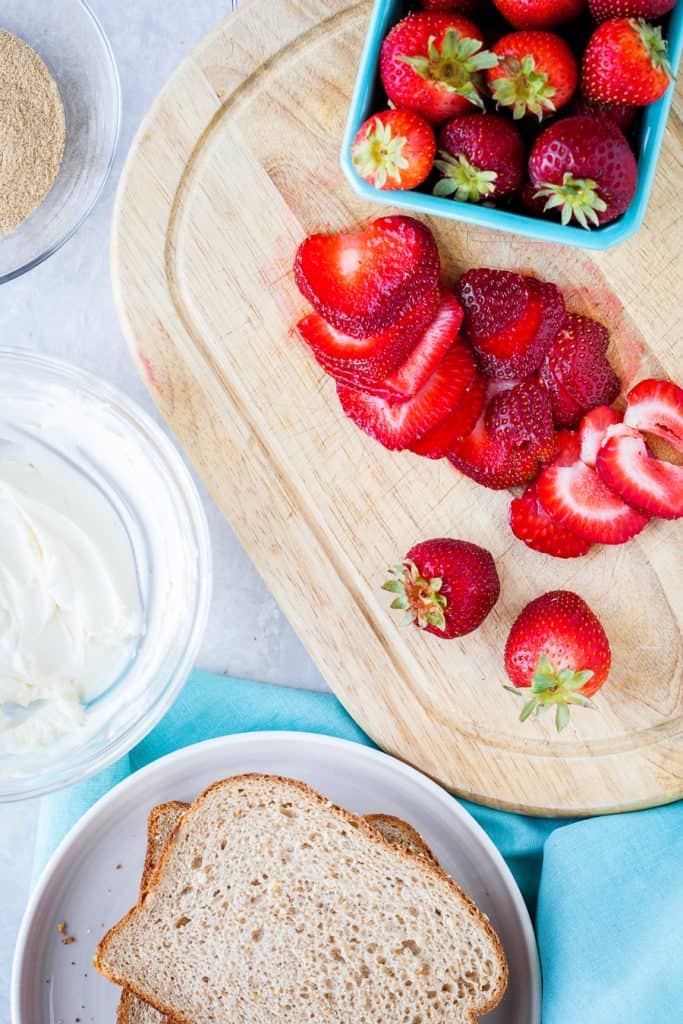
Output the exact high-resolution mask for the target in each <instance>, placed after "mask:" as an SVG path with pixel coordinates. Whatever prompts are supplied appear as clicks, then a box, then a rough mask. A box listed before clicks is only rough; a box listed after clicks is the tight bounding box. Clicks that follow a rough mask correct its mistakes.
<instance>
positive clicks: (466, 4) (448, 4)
mask: <svg viewBox="0 0 683 1024" xmlns="http://www.w3.org/2000/svg"><path fill="white" fill-rule="evenodd" d="M483 6H484V0H420V7H421V8H422V10H423V11H438V12H440V13H442V14H466V15H467V17H468V18H474V17H476V15H477V14H480V13H481V9H482V7H483Z"/></svg>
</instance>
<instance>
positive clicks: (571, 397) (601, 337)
mask: <svg viewBox="0 0 683 1024" xmlns="http://www.w3.org/2000/svg"><path fill="white" fill-rule="evenodd" d="M608 344H609V334H608V333H607V330H606V329H605V328H604V327H603V325H602V324H600V323H598V322H597V321H595V320H591V319H590V318H589V317H587V316H579V315H578V314H576V313H570V314H568V315H567V316H566V318H565V322H564V324H563V325H562V326H561V328H560V330H559V331H558V332H557V334H556V336H555V339H554V341H553V342H552V345H551V346H550V348H549V350H548V352H547V354H546V356H545V359H544V360H543V362H542V364H541V368H540V370H539V377H540V380H541V383H542V384H543V385H544V387H545V388H546V389H547V391H548V394H549V395H550V400H551V403H552V407H553V417H554V419H555V423H556V424H557V426H558V427H575V426H577V425H578V423H579V420H580V419H581V417H582V415H583V414H584V413H586V412H590V410H591V409H594V408H595V407H596V406H597V405H611V404H612V402H613V401H614V399H615V398H616V397H617V395H618V394H619V391H620V389H621V384H620V381H619V378H618V377H617V375H616V373H615V372H614V370H613V369H612V367H611V366H610V364H609V362H608V361H607V358H606V356H605V352H606V350H607V346H608Z"/></svg>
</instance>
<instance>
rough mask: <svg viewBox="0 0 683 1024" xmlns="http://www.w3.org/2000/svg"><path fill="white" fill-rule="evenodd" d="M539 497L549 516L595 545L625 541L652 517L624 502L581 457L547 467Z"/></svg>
mask: <svg viewBox="0 0 683 1024" xmlns="http://www.w3.org/2000/svg"><path fill="white" fill-rule="evenodd" d="M538 496H539V498H540V501H541V504H542V505H543V508H544V509H545V511H546V512H547V513H548V515H549V516H552V518H553V519H555V520H557V522H558V523H560V524H561V525H562V526H566V527H567V529H568V530H571V531H572V533H577V534H578V535H579V537H585V539H586V540H590V541H593V542H594V543H596V544H623V543H624V542H625V541H627V540H630V539H631V537H635V535H636V534H637V533H640V531H641V530H642V529H643V528H644V527H645V526H646V525H647V523H648V520H649V518H650V517H649V516H646V515H643V514H642V513H641V512H637V511H636V510H635V509H633V508H631V507H630V505H627V504H626V502H624V501H622V500H621V498H620V497H619V496H618V495H617V494H615V493H614V491H613V490H611V488H609V487H608V486H607V485H606V484H604V483H603V482H602V480H601V479H600V477H599V476H598V474H597V473H596V472H595V470H594V469H591V467H590V466H587V465H586V464H585V463H584V462H581V461H580V459H578V460H577V461H576V462H574V463H571V464H569V465H561V464H559V463H554V464H553V465H551V466H547V467H546V468H545V469H544V470H543V472H542V473H541V475H540V476H539V478H538Z"/></svg>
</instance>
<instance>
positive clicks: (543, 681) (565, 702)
mask: <svg viewBox="0 0 683 1024" xmlns="http://www.w3.org/2000/svg"><path fill="white" fill-rule="evenodd" d="M592 678H593V673H592V672H591V671H589V670H585V671H579V672H575V671H574V670H573V669H571V668H563V669H560V670H559V671H556V670H555V669H554V668H553V666H552V664H551V662H550V659H549V658H548V656H547V655H546V654H543V653H541V654H540V655H539V657H538V664H537V665H536V670H535V672H534V674H533V676H532V680H531V696H530V698H529V699H528V700H527V701H525V703H524V707H523V708H522V710H521V712H520V716H519V720H520V722H525V721H526V720H527V718H531V717H532V716H533V717H534V718H538V716H539V715H541V714H543V712H544V711H547V710H548V708H550V707H554V708H555V726H556V728H557V731H558V732H561V731H562V730H563V729H564V728H566V726H567V725H568V724H569V707H570V705H571V704H578V705H579V706H580V707H582V708H594V707H595V705H594V704H593V702H592V701H591V700H590V699H589V698H588V697H584V695H583V694H582V693H579V692H578V691H579V690H581V688H582V687H584V686H585V685H586V683H587V682H588V681H589V680H590V679H592ZM505 689H506V690H508V692H509V693H514V695H515V696H516V697H522V696H523V694H524V692H526V688H522V689H521V690H520V689H519V688H518V687H514V686H506V687H505Z"/></svg>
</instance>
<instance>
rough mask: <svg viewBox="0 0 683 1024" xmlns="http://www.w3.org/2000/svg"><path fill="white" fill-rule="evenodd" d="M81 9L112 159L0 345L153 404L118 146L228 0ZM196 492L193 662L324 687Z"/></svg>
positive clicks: (13, 309)
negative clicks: (203, 573) (111, 56)
mask: <svg viewBox="0 0 683 1024" xmlns="http://www.w3.org/2000/svg"><path fill="white" fill-rule="evenodd" d="M90 5H91V7H92V8H93V9H94V11H95V13H96V14H97V15H98V17H99V18H100V19H101V21H102V23H103V25H104V28H105V31H106V32H107V34H108V36H109V39H110V41H111V44H112V47H113V49H114V53H115V55H116V59H117V61H118V66H119V72H120V75H121V86H122V90H123V124H122V132H121V140H120V143H119V151H118V156H117V160H116V163H115V166H114V170H113V173H112V176H111V178H110V180H109V182H108V184H107V187H106V190H105V193H104V196H103V198H102V199H100V202H99V203H98V205H97V207H96V208H95V210H94V211H93V213H92V214H91V215H90V218H89V219H88V220H87V221H86V223H85V224H84V225H83V227H82V228H81V229H80V231H79V232H78V234H77V235H76V236H75V237H74V238H72V239H71V240H70V241H69V242H68V243H67V244H66V245H65V246H64V247H63V248H62V249H61V250H60V251H59V252H58V253H57V254H56V255H55V256H53V257H52V258H51V259H49V260H48V261H47V262H46V263H43V264H42V265H41V266H40V267H38V268H37V269H36V270H34V271H33V272H32V273H30V274H27V275H25V276H24V277H21V278H19V279H18V280H16V281H12V282H11V283H9V284H6V285H4V286H2V291H1V295H0V300H1V301H0V336H1V337H2V339H3V343H4V344H11V345H21V346H27V347H30V348H32V349H35V350H36V351H39V352H45V353H49V354H51V355H56V356H60V357H62V358H64V359H68V360H71V361H72V362H74V363H77V364H78V365H80V366H82V367H84V368H86V369H89V370H92V371H94V372H96V373H97V374H99V375H101V376H102V377H103V378H104V379H106V380H108V381H110V382H112V383H114V384H116V385H118V386H119V387H120V388H122V389H123V390H124V391H125V392H126V393H127V394H128V395H130V396H131V397H133V398H135V399H136V400H137V401H138V402H140V404H141V405H142V406H144V408H145V409H147V410H148V411H150V412H153V411H154V407H153V404H152V402H151V400H150V398H149V397H148V395H147V392H146V390H145V388H144V386H143V384H142V383H141V381H140V379H139V378H138V376H137V373H136V371H135V368H134V366H133V363H132V362H131V359H130V357H129V355H128V351H127V349H126V346H125V343H124V340H123V337H122V334H121V332H120V330H119V328H118V325H117V322H116V315H115V313H114V306H113V301H112V295H111V289H110V284H109V270H108V239H109V222H110V218H111V210H112V203H113V199H114V194H115V191H116V185H117V181H118V177H119V174H120V172H121V168H122V166H123V162H124V160H125V156H126V153H127V151H128V149H129V147H130V144H131V142H132V139H133V136H134V134H135V131H136V130H137V127H138V124H139V123H140V120H141V118H142V116H143V115H144V113H145V111H146V110H147V108H148V106H149V104H150V103H151V101H152V99H153V97H154V96H155V94H156V93H157V92H158V91H159V89H160V88H161V87H162V86H163V84H164V83H165V82H166V80H167V79H168V77H169V76H170V74H171V73H172V71H173V70H174V68H175V67H176V66H177V65H178V63H179V62H180V60H181V59H182V58H183V56H184V55H185V54H186V53H188V52H189V51H190V50H191V49H192V48H193V47H194V46H195V45H196V44H197V43H198V42H199V41H200V39H202V38H203V36H205V35H206V34H207V32H209V31H210V30H211V29H212V28H213V27H214V26H215V25H216V24H217V23H218V22H219V21H220V20H221V19H222V18H224V17H225V16H226V14H227V13H228V12H229V10H230V6H231V5H230V0H191V2H188V0H164V2H163V3H162V2H160V0H117V2H115V3H111V2H110V0H90ZM1 23H2V8H1V6H0V24H1ZM201 493H202V496H203V498H204V504H205V508H206V511H207V515H208V518H209V524H210V528H211V538H212V542H213V554H214V575H215V584H214V595H213V603H212V608H211V614H210V619H209V625H208V629H207V632H206V636H205V639H204V643H203V646H202V649H201V652H200V655H199V659H198V664H199V666H200V667H201V668H206V669H209V670H211V671H214V672H219V673H221V674H227V675H233V676H241V677H243V678H247V679H259V680H263V681H266V682H276V683H282V684H285V685H291V686H300V687H305V688H308V689H326V686H325V683H324V682H323V680H322V678H321V676H320V675H319V673H318V671H317V669H316V668H315V666H314V665H313V663H312V661H311V659H310V658H309V656H308V655H307V654H306V652H305V650H304V649H303V647H302V646H301V644H300V642H299V641H298V639H297V637H296V636H295V635H294V633H293V632H292V630H291V628H290V627H289V625H288V623H287V622H286V620H285V619H284V617H283V615H282V613H281V612H280V610H279V608H278V606H277V604H276V602H275V601H274V600H273V598H272V597H271V596H270V594H269V593H268V590H267V589H266V587H265V585H264V583H263V581H262V579H261V578H260V576H259V575H258V573H257V572H256V570H255V569H254V567H253V566H252V565H251V563H250V561H249V559H248V558H247V556H246V555H245V553H244V552H243V550H242V548H241V546H240V544H239V542H238V540H237V539H236V537H235V536H234V534H233V533H232V531H231V529H230V527H229V526H228V524H227V523H226V522H225V520H224V519H223V518H222V516H221V514H220V512H219V511H218V509H217V508H216V506H215V505H214V503H213V501H212V500H211V498H210V497H209V496H208V494H207V493H206V491H205V490H204V489H203V488H201ZM37 810H38V806H37V803H36V802H29V803H24V804H19V805H11V804H10V805H2V806H0V906H2V909H3V912H4V913H3V921H2V928H0V1024H9V1021H10V1017H9V977H10V969H11V958H12V952H13V948H14V941H15V938H16V933H17V929H18V927H19V922H20V920H21V915H22V913H23V909H24V905H25V902H26V897H27V893H28V884H29V874H30V869H31V859H32V853H33V840H34V833H35V822H36V815H37ZM36 1024H37V1022H36ZM102 1024H105V1022H102Z"/></svg>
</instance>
